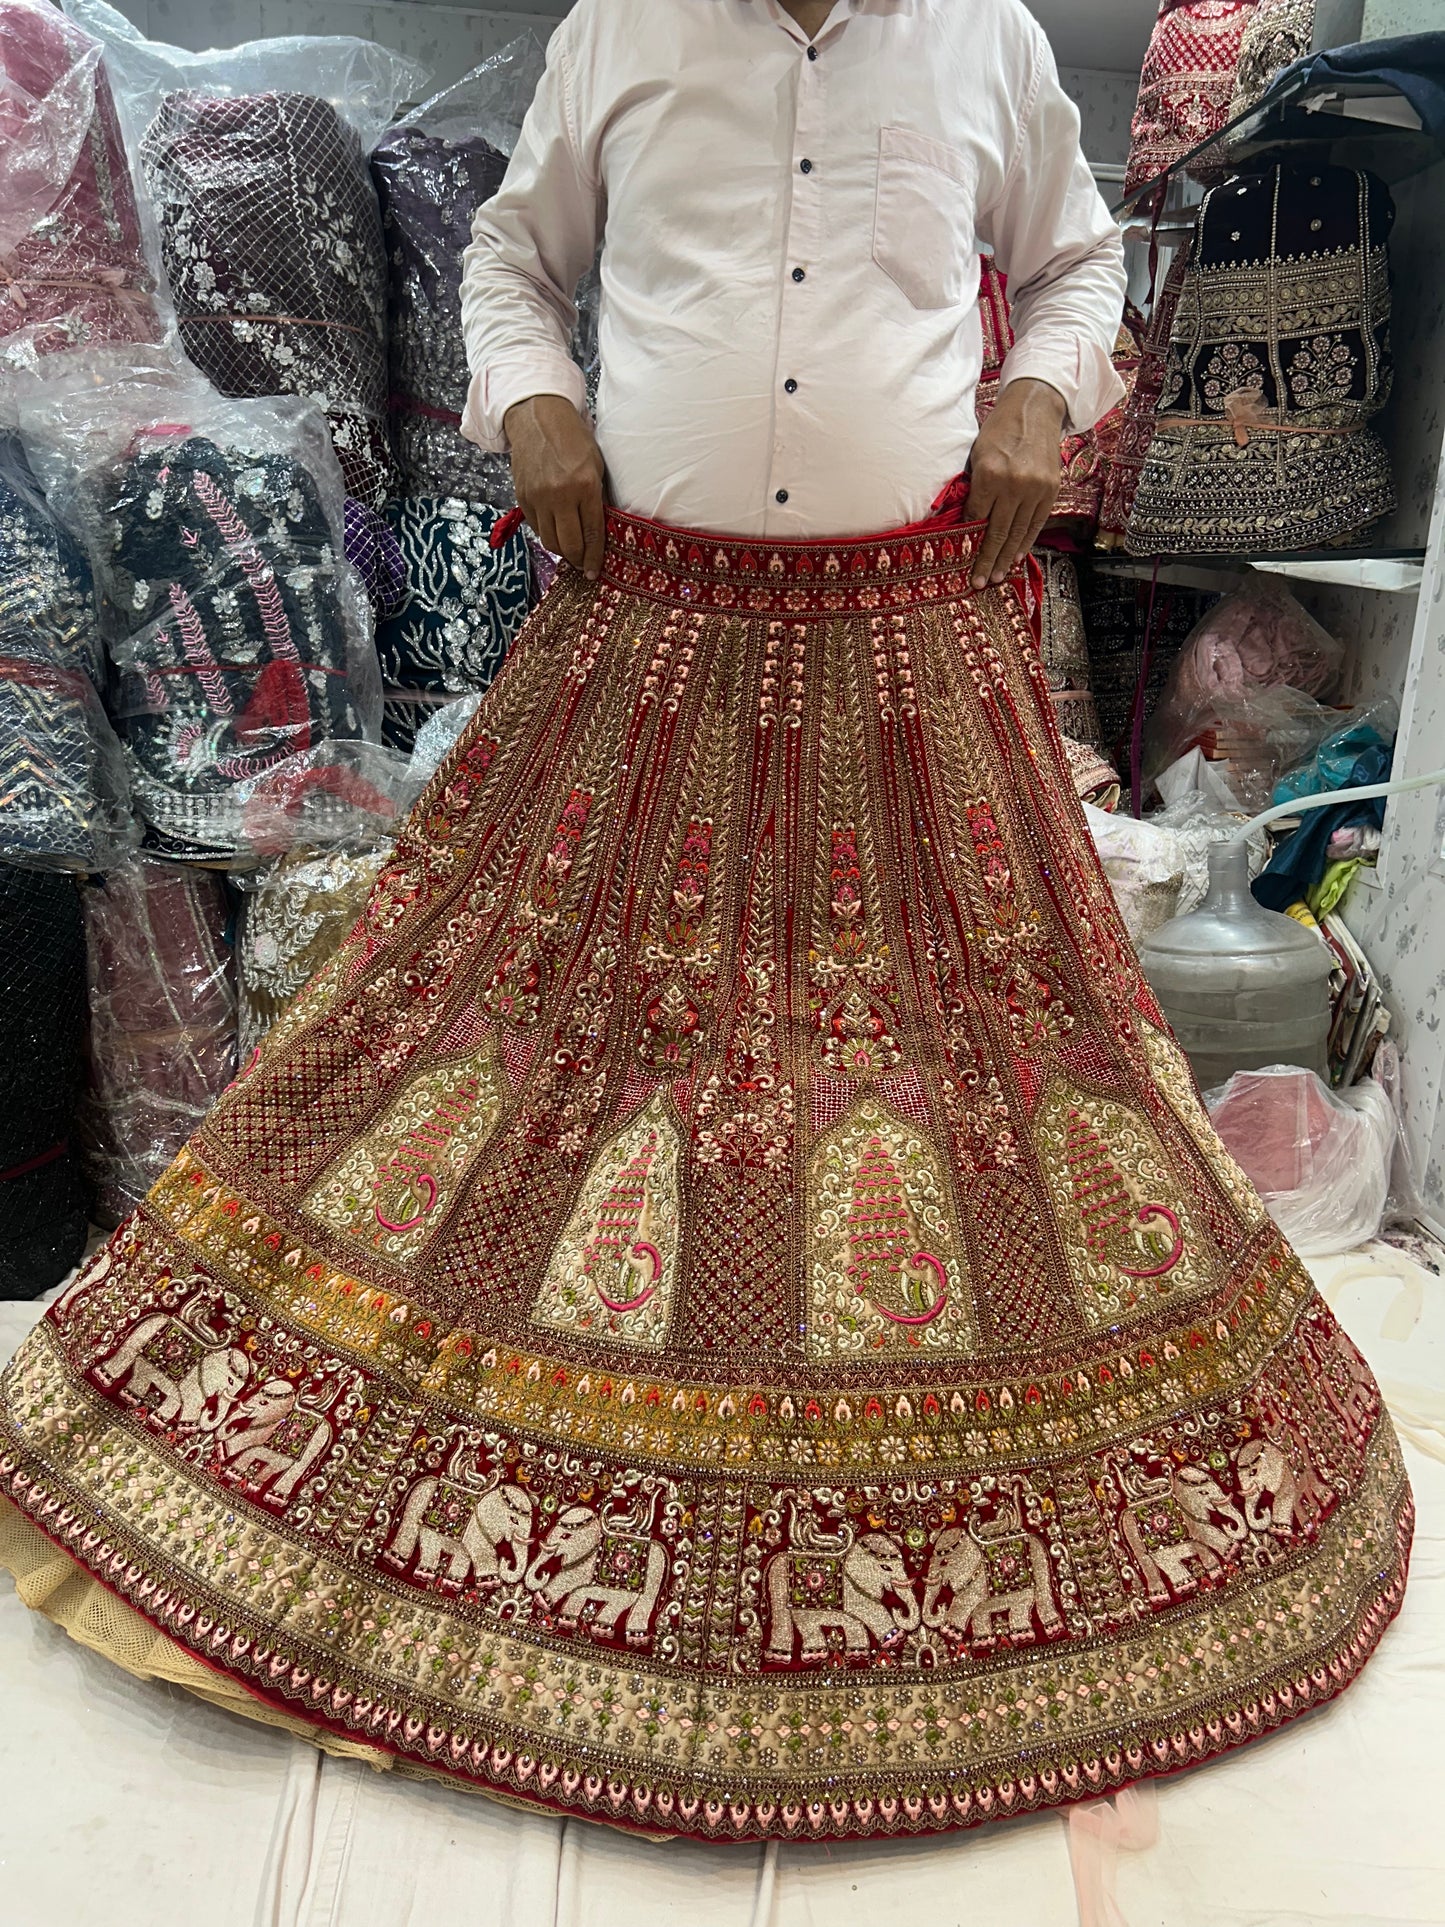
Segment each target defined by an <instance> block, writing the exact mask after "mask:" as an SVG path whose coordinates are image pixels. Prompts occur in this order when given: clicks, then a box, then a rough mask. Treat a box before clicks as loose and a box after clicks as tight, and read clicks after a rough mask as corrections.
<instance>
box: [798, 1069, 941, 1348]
mask: <svg viewBox="0 0 1445 1927" xmlns="http://www.w3.org/2000/svg"><path fill="white" fill-rule="evenodd" d="M808 1196H809V1199H810V1202H811V1205H812V1213H811V1217H812V1232H813V1236H812V1245H813V1252H812V1256H811V1257H810V1259H809V1263H808V1270H809V1287H808V1298H809V1305H808V1310H809V1319H808V1335H807V1342H808V1352H809V1355H810V1356H811V1357H814V1358H837V1357H847V1356H866V1355H867V1354H868V1353H870V1352H876V1351H883V1350H887V1351H890V1352H894V1353H897V1354H900V1355H902V1356H904V1357H906V1356H908V1354H909V1353H910V1352H911V1351H914V1350H919V1349H926V1350H928V1351H930V1352H943V1353H951V1354H954V1355H964V1354H967V1353H968V1352H970V1351H972V1349H973V1346H974V1324H973V1313H972V1304H971V1301H970V1299H969V1296H968V1294H967V1291H966V1289H965V1281H966V1276H967V1273H966V1267H965V1262H964V1257H963V1251H962V1247H961V1245H960V1243H959V1240H958V1238H957V1236H956V1235H955V1233H954V1230H953V1226H952V1222H951V1219H950V1217H949V1214H948V1211H947V1208H946V1202H945V1200H946V1192H945V1190H944V1183H943V1178H942V1172H941V1163H940V1160H939V1159H938V1157H937V1155H936V1154H935V1152H934V1150H933V1147H932V1146H931V1145H930V1144H929V1143H928V1142H927V1140H926V1139H925V1138H924V1137H923V1135H922V1133H921V1132H919V1131H918V1130H916V1129H915V1128H914V1127H913V1126H911V1125H906V1124H903V1123H901V1122H900V1121H899V1120H898V1119H896V1118H895V1117H893V1116H892V1115H891V1114H890V1113H889V1112H887V1111H885V1110H884V1108H883V1107H882V1105H881V1104H879V1103H877V1102H876V1101H875V1100H873V1099H872V1098H865V1099H863V1100H862V1102H861V1103H859V1104H858V1105H856V1106H855V1108H854V1109H853V1110H852V1111H851V1112H850V1113H849V1114H848V1116H847V1117H846V1118H844V1119H843V1121H842V1122H841V1123H840V1124H839V1125H837V1126H836V1127H835V1128H834V1129H833V1130H832V1131H830V1132H829V1133H828V1134H827V1136H825V1137H824V1138H823V1139H822V1141H821V1142H820V1143H819V1145H818V1146H817V1148H816V1149H815V1151H814V1152H813V1156H812V1158H811V1160H810V1166H809V1176H808Z"/></svg>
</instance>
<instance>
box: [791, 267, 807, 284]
mask: <svg viewBox="0 0 1445 1927" xmlns="http://www.w3.org/2000/svg"><path fill="white" fill-rule="evenodd" d="M793 279H794V280H795V281H803V280H806V279H807V277H806V276H805V274H804V273H803V270H802V269H801V268H794V269H793Z"/></svg>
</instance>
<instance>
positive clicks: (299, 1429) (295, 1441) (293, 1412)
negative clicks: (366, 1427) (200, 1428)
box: [216, 1378, 335, 1501]
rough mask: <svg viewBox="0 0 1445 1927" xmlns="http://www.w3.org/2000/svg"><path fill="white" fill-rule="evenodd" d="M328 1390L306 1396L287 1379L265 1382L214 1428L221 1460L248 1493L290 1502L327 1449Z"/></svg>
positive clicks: (331, 1390) (330, 1389)
mask: <svg viewBox="0 0 1445 1927" xmlns="http://www.w3.org/2000/svg"><path fill="white" fill-rule="evenodd" d="M334 1391H335V1388H334V1387H333V1386H330V1385H328V1386H325V1387H324V1388H322V1389H321V1390H320V1391H316V1390H312V1391H310V1392H307V1391H302V1390H298V1388H297V1387H296V1386H295V1385H294V1384H293V1383H292V1381H291V1380H290V1379H289V1378H268V1379H267V1380H265V1382H264V1383H263V1384H261V1385H258V1386H257V1387H256V1389H255V1391H253V1392H252V1393H251V1394H250V1395H249V1396H248V1397H247V1398H245V1399H244V1400H242V1401H241V1403H240V1404H238V1405H237V1406H235V1407H234V1409H233V1410H232V1411H231V1413H230V1414H229V1415H228V1416H227V1417H226V1418H225V1419H224V1420H223V1421H222V1423H221V1424H220V1425H219V1426H218V1427H217V1428H216V1439H217V1444H218V1445H219V1448H220V1452H221V1457H222V1460H223V1462H224V1464H225V1465H226V1467H227V1468H228V1470H229V1471H230V1472H231V1473H232V1474H233V1475H234V1476H236V1477H238V1478H239V1479H240V1480H241V1483H242V1486H243V1487H244V1488H245V1489H246V1490H247V1491H248V1492H252V1493H256V1494H261V1493H264V1494H265V1496H266V1497H267V1498H269V1499H273V1500H281V1501H285V1500H287V1499H289V1498H291V1496H292V1495H293V1494H294V1492H295V1491H296V1488H297V1487H298V1486H299V1485H300V1483H301V1481H302V1480H303V1479H304V1478H305V1477H306V1476H307V1474H308V1473H309V1472H310V1471H311V1470H312V1468H313V1467H314V1466H316V1465H317V1464H319V1462H320V1461H321V1459H322V1458H323V1457H324V1456H325V1454H326V1452H327V1451H328V1450H329V1449H330V1446H331V1442H332V1428H331V1422H330V1420H329V1419H328V1418H327V1417H326V1415H325V1412H326V1407H327V1406H328V1405H329V1404H330V1402H331V1399H332V1397H333V1395H334Z"/></svg>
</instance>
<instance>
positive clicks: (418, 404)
mask: <svg viewBox="0 0 1445 1927" xmlns="http://www.w3.org/2000/svg"><path fill="white" fill-rule="evenodd" d="M543 59H544V56H543V51H542V47H541V44H540V42H539V41H538V40H537V39H536V38H535V37H534V36H533V35H531V34H525V35H523V36H522V37H521V38H520V39H518V40H514V41H512V42H510V43H509V45H507V46H506V47H503V48H502V50H501V51H500V52H499V53H497V54H494V55H493V56H492V57H491V59H489V60H484V61H483V62H482V64H481V65H480V66H479V67H475V68H473V69H472V71H471V72H470V73H469V74H464V75H463V76H462V78H461V79H460V80H459V81H457V82H456V83H455V85H453V86H451V87H448V88H446V89H445V90H444V91H443V92H441V93H439V94H436V95H434V96H433V97H432V98H431V99H430V100H428V101H425V102H424V103H423V104H422V105H421V106H420V107H418V108H415V109H414V110H413V111H412V112H411V113H410V114H408V115H407V116H406V118H405V119H404V120H402V121H401V122H400V123H399V124H398V125H397V126H396V127H394V128H393V129H392V130H391V131H390V132H389V133H388V134H387V135H386V136H385V137H384V139H383V140H382V141H381V142H380V143H379V144H378V146H377V148H376V150H375V152H374V153H373V155H372V157H371V172H372V179H373V180H374V181H375V183H376V191H377V196H378V198H379V199H380V202H381V214H382V222H383V225H384V228H385V232H386V247H387V256H388V261H389V265H390V277H391V278H390V299H389V312H388V326H389V331H390V353H391V407H392V420H393V429H394V433H395V437H396V449H397V457H398V460H399V461H400V464H401V473H402V486H401V490H400V492H401V493H402V494H404V495H459V496H464V497H466V498H467V499H468V500H470V501H478V502H490V503H492V504H493V505H494V506H495V507H498V508H503V509H506V508H511V507H512V506H513V505H514V504H515V502H516V499H517V498H516V496H515V495H514V494H513V492H512V470H511V464H510V462H509V461H508V459H507V457H506V456H505V455H484V454H483V453H482V451H481V450H480V449H479V448H474V447H473V446H472V445H471V443H470V442H465V441H463V440H462V437H461V433H460V428H461V419H462V409H463V407H464V406H465V404H466V398H467V383H468V379H469V377H468V372H467V354H466V345H465V343H464V342H463V339H462V296H461V278H462V255H463V254H464V252H465V250H466V247H467V244H468V242H469V241H470V240H471V237H472V221H473V218H474V217H475V215H476V212H477V210H478V208H479V207H481V205H482V203H483V202H484V201H487V200H490V199H491V197H492V195H493V194H495V193H496V191H497V189H498V188H499V187H500V186H501V184H502V176H503V175H504V174H505V173H506V171H507V157H508V155H510V154H511V152H512V150H513V148H514V147H515V146H516V142H517V135H518V133H519V132H520V130H521V125H522V120H523V117H524V116H525V114H526V111H527V108H528V106H529V104H530V103H531V99H532V95H533V94H534V93H535V91H536V87H537V82H538V80H539V79H540V78H541V74H542V67H543Z"/></svg>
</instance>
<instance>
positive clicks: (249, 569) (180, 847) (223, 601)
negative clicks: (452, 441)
mask: <svg viewBox="0 0 1445 1927" xmlns="http://www.w3.org/2000/svg"><path fill="white" fill-rule="evenodd" d="M100 506H101V510H102V513H103V514H104V515H105V517H106V518H107V519H108V521H109V525H110V530H111V552H110V556H109V558H108V567H107V571H106V575H107V581H106V588H107V592H108V594H109V596H110V599H111V601H112V603H113V605H114V606H115V608H116V610H117V611H118V612H120V613H121V614H122V616H123V620H124V622H125V623H126V625H127V627H128V628H129V631H130V633H129V634H128V636H127V637H126V638H125V640H124V641H123V642H121V643H119V644H117V646H116V649H115V660H116V668H117V670H118V672H119V677H118V687H117V690H116V694H115V696H114V699H113V700H114V705H115V711H116V714H117V717H118V719H119V720H120V723H121V728H122V732H123V736H124V740H125V744H126V748H127V750H128V752H129V754H130V758H131V763H132V770H133V781H134V786H135V794H136V802H137V805H138V806H139V808H140V811H141V814H142V815H143V817H144V818H145V820H146V823H147V825H148V828H149V830H150V832H151V841H152V844H153V846H154V847H156V848H159V849H165V850H168V851H169V852H170V853H172V854H175V855H185V856H190V857H196V858H207V857H221V858H227V857H231V856H234V855H235V854H236V853H237V851H238V849H239V848H240V847H241V831H240V827H239V825H237V824H236V823H235V822H234V821H233V820H232V819H233V812H234V805H235V796H234V791H235V788H236V786H237V785H238V784H240V783H244V782H245V781H246V780H247V779H248V778H251V777H254V776H258V775H260V774H261V773H262V771H263V770H265V769H267V768H268V767H270V766H272V765H274V764H276V763H278V762H280V761H281V760H282V759H283V758H286V757H291V756H296V755H301V754H304V753H305V752H307V751H309V750H311V749H314V748H315V747H316V746H317V745H318V744H319V743H321V742H324V741H327V740H329V739H335V738H338V737H340V738H347V737H357V736H360V735H361V734H362V733H363V731H362V718H361V716H360V714H359V713H358V711H357V708H356V705H355V703H354V701H353V700H352V692H351V688H350V679H349V676H348V673H347V670H348V654H349V649H350V640H351V639H350V634H349V631H348V627H347V623H346V620H345V615H344V611H343V607H342V601H341V595H340V590H339V579H338V574H337V564H338V561H339V557H338V556H337V553H336V549H335V547H334V543H333V533H332V528H331V523H330V519H329V517H328V516H327V514H326V508H325V504H324V502H323V500H322V497H321V494H320V492H319V490H318V489H317V487H316V484H315V481H314V479H313V477H312V476H311V474H310V473H309V472H308V471H307V469H306V468H304V467H303V466H302V465H301V464H300V463H299V462H297V461H295V460H294V459H293V458H291V457H290V456H288V455H286V454H284V453H278V452H274V451H270V450H267V451H264V452H263V451H257V450H254V449H250V448H247V447H245V446H244V445H243V444H239V443H231V444H226V445H223V444H219V443H217V442H215V441H213V440H211V438H210V437H209V436H204V435H193V436H188V437H186V439H185V440H183V441H178V442H175V443H171V444H167V443H164V442H153V443H151V444H149V445H147V446H144V447H142V448H141V450H140V451H139V452H138V453H137V454H136V456H135V457H134V459H133V460H132V461H131V462H130V463H128V464H127V465H126V467H125V468H124V469H122V470H121V471H120V472H119V473H118V474H116V475H115V476H114V477H112V478H111V481H110V487H109V488H108V489H107V490H106V492H105V494H104V496H103V498H102V500H101V504H100Z"/></svg>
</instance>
